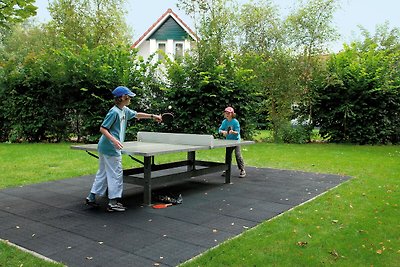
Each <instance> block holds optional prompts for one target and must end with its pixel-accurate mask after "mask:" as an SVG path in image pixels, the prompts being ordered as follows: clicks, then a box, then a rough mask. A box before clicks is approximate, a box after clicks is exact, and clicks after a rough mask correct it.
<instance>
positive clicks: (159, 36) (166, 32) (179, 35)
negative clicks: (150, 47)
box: [147, 17, 190, 41]
mask: <svg viewBox="0 0 400 267" xmlns="http://www.w3.org/2000/svg"><path fill="white" fill-rule="evenodd" d="M188 38H190V36H189V34H188V33H187V32H186V31H185V30H184V29H183V28H182V27H181V26H179V24H178V23H177V22H176V21H175V20H174V19H173V18H172V17H169V18H168V19H167V20H166V21H164V23H163V24H162V25H161V26H160V27H159V28H158V29H157V30H156V31H155V32H154V33H153V34H152V35H151V36H150V37H149V38H148V39H147V40H149V39H156V40H168V39H172V40H177V41H184V40H186V39H188Z"/></svg>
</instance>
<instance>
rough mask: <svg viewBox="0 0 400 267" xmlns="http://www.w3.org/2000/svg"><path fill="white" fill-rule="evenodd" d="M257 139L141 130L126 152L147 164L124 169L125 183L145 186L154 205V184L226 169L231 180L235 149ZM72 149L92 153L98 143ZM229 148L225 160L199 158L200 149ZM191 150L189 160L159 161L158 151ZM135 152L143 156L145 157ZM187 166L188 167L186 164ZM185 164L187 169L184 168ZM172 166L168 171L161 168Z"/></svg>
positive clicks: (227, 180) (146, 197) (147, 199)
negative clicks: (234, 138)
mask: <svg viewBox="0 0 400 267" xmlns="http://www.w3.org/2000/svg"><path fill="white" fill-rule="evenodd" d="M253 143H254V142H253V141H244V140H240V141H239V140H222V139H214V137H213V136H212V135H204V134H184V133H161V132H138V134H137V141H131V142H124V143H123V145H124V147H123V149H122V150H121V153H122V154H126V155H128V156H129V157H130V158H132V159H133V160H135V161H136V162H139V163H140V164H142V165H143V167H138V168H129V169H124V170H123V178H124V183H130V184H135V185H140V186H143V190H144V194H143V195H144V196H143V203H144V204H145V205H151V191H152V186H155V185H160V184H166V183H168V182H175V181H180V180H184V179H190V178H192V177H197V176H201V175H205V174H209V173H214V172H222V171H225V183H228V184H229V183H231V165H232V152H233V150H234V149H235V147H236V146H242V145H250V144H253ZM71 148H72V149H79V150H85V151H86V152H87V153H89V154H90V155H92V156H96V155H95V154H93V153H92V151H97V144H84V145H73V146H71ZM214 148H225V160H224V162H223V163H221V162H212V161H202V160H196V151H198V150H207V149H214ZM178 152H187V157H186V160H181V161H174V162H169V163H163V164H155V163H154V158H155V156H157V155H162V154H169V153H178ZM134 156H143V161H141V160H139V159H137V158H135V157H134ZM185 166H186V168H185ZM182 167H183V170H182ZM162 170H171V171H170V172H168V173H167V174H165V173H164V174H163V173H161V174H159V173H158V174H157V175H155V173H156V172H157V171H162Z"/></svg>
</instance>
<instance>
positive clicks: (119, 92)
mask: <svg viewBox="0 0 400 267" xmlns="http://www.w3.org/2000/svg"><path fill="white" fill-rule="evenodd" d="M112 94H113V95H114V97H121V96H123V95H127V96H129V97H134V96H135V95H136V94H135V93H132V91H131V90H129V89H128V88H127V87H125V86H118V87H117V88H115V89H114V91H112Z"/></svg>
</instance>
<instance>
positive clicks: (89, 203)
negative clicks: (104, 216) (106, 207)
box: [85, 198, 100, 208]
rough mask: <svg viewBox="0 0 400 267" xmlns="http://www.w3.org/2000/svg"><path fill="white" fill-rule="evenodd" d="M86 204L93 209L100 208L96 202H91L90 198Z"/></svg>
mask: <svg viewBox="0 0 400 267" xmlns="http://www.w3.org/2000/svg"><path fill="white" fill-rule="evenodd" d="M85 204H86V205H88V206H90V207H93V208H98V207H99V206H100V205H99V204H97V203H96V201H90V200H89V199H88V198H86V199H85Z"/></svg>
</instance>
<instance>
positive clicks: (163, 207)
mask: <svg viewBox="0 0 400 267" xmlns="http://www.w3.org/2000/svg"><path fill="white" fill-rule="evenodd" d="M169 206H172V203H161V204H154V205H153V206H151V207H152V208H153V209H165V208H168V207H169Z"/></svg>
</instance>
